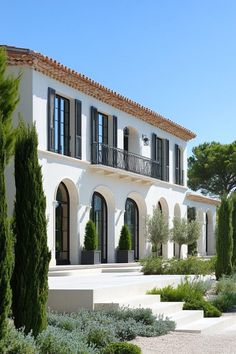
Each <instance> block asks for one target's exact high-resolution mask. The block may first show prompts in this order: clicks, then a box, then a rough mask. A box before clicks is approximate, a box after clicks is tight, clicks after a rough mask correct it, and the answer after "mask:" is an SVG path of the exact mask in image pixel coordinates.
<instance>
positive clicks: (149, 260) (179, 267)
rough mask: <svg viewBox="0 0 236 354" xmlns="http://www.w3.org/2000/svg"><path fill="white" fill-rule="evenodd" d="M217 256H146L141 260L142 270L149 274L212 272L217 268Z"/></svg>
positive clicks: (202, 273) (203, 273)
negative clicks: (183, 257)
mask: <svg viewBox="0 0 236 354" xmlns="http://www.w3.org/2000/svg"><path fill="white" fill-rule="evenodd" d="M215 262H216V258H215V257H212V258H211V259H210V260H203V259H200V258H197V257H188V258H187V259H175V258H172V259H168V260H164V259H162V258H161V257H157V258H155V257H146V258H144V259H142V260H141V261H140V263H141V265H142V272H143V273H144V274H145V275H148V274H186V275H190V274H195V275H200V274H201V275H206V274H212V273H214V270H215Z"/></svg>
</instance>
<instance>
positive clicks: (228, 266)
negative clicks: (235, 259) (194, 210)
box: [216, 196, 233, 279]
mask: <svg viewBox="0 0 236 354" xmlns="http://www.w3.org/2000/svg"><path fill="white" fill-rule="evenodd" d="M232 235H233V234H232V202H231V200H230V199H227V197H225V196H224V197H222V199H221V204H220V207H219V209H218V223H217V232H216V256H217V260H216V278H217V279H219V278H220V277H221V276H222V275H223V274H225V275H229V274H231V273H232V252H233V237H232Z"/></svg>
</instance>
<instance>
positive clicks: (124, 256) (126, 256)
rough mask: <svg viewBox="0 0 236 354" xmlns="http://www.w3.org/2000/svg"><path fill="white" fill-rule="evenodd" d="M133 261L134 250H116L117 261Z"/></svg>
mask: <svg viewBox="0 0 236 354" xmlns="http://www.w3.org/2000/svg"><path fill="white" fill-rule="evenodd" d="M132 262H134V250H130V251H123V250H117V263H132Z"/></svg>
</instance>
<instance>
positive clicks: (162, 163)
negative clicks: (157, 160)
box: [161, 139, 166, 181]
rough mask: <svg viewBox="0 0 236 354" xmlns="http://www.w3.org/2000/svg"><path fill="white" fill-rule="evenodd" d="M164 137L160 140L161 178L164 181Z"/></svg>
mask: <svg viewBox="0 0 236 354" xmlns="http://www.w3.org/2000/svg"><path fill="white" fill-rule="evenodd" d="M165 142H166V141H165V139H162V140H161V146H162V149H161V153H162V156H161V179H162V180H163V181H166V162H165V158H166V144H165Z"/></svg>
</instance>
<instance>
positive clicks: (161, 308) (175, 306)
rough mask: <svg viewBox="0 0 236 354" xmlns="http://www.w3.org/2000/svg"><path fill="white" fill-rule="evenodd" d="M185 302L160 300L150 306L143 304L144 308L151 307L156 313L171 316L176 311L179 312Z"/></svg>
mask: <svg viewBox="0 0 236 354" xmlns="http://www.w3.org/2000/svg"><path fill="white" fill-rule="evenodd" d="M183 304H184V303H183V302H159V303H155V304H154V305H150V306H146V305H144V306H142V307H144V308H147V307H148V308H150V309H151V310H152V312H153V314H154V315H157V316H162V315H163V316H164V317H166V316H167V317H170V316H171V315H173V314H174V313H176V312H179V311H181V310H182V308H183Z"/></svg>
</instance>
